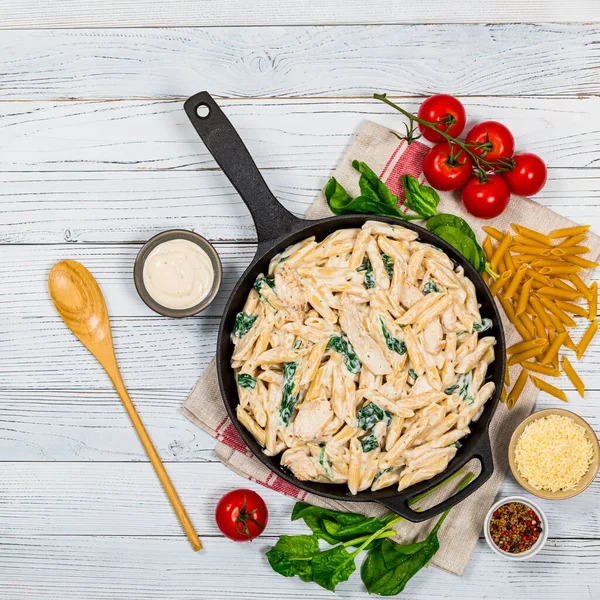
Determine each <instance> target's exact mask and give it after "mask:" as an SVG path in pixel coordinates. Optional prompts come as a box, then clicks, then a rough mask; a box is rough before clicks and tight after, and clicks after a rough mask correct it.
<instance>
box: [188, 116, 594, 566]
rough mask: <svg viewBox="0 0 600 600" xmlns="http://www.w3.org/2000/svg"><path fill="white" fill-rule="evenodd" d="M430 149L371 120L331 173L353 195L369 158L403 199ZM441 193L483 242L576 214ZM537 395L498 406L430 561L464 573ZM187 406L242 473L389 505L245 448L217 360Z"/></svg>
mask: <svg viewBox="0 0 600 600" xmlns="http://www.w3.org/2000/svg"><path fill="white" fill-rule="evenodd" d="M428 150H429V147H428V146H426V145H425V144H422V143H420V142H413V143H412V144H410V145H407V144H406V142H403V141H400V140H399V139H398V138H397V137H396V136H394V135H393V134H392V133H391V132H390V130H389V129H388V128H386V127H383V126H381V125H377V124H375V123H372V122H366V123H365V125H364V126H363V127H362V129H361V131H360V132H359V134H358V136H357V137H356V139H355V141H354V142H353V143H352V144H351V146H350V148H349V149H348V151H347V152H346V154H345V156H344V158H343V159H342V161H341V164H340V166H339V167H338V169H337V170H336V171H335V173H334V176H335V177H336V179H337V180H338V181H339V182H340V183H341V184H342V185H343V186H344V187H345V188H346V190H347V191H348V193H349V194H350V195H352V196H358V195H359V188H358V179H359V175H358V173H357V172H356V170H355V169H354V168H353V167H352V164H351V163H352V160H360V161H364V162H365V163H367V165H369V166H370V167H371V168H372V169H373V170H374V171H375V172H376V173H377V174H378V175H379V176H380V177H381V178H382V179H383V180H384V181H385V182H386V184H387V185H388V187H389V188H390V190H391V191H392V193H393V194H396V195H398V197H399V200H400V201H403V200H404V194H403V189H402V184H401V181H400V178H401V176H402V175H404V174H407V173H408V174H411V175H413V176H415V177H420V179H421V180H422V179H423V178H422V168H421V166H422V162H423V158H424V157H425V154H427V151H428ZM440 198H441V200H440V206H439V210H440V212H449V213H453V214H457V215H460V216H462V217H464V218H466V219H467V221H468V222H469V223H470V224H471V226H472V227H473V230H474V231H475V233H476V234H477V237H478V238H479V241H480V242H481V241H482V237H483V236H484V233H483V231H482V229H481V228H482V227H483V226H485V225H493V226H494V227H496V228H498V229H499V230H501V231H507V230H508V229H509V228H510V225H511V223H519V224H521V225H525V226H526V227H530V228H532V229H537V230H539V231H542V232H547V231H550V230H552V229H557V228H562V227H569V226H571V225H574V223H573V222H572V221H570V220H568V219H565V218H564V217H561V216H560V215H558V214H556V213H555V212H553V211H551V210H549V209H548V208H544V207H543V206H541V205H539V204H537V203H536V202H533V201H532V200H529V199H528V198H522V197H517V196H513V198H512V200H511V202H510V204H509V206H508V208H507V210H506V211H505V212H504V213H503V214H502V215H500V216H499V217H497V218H496V219H493V220H492V221H483V220H481V219H476V218H474V217H472V216H471V215H469V214H467V213H466V211H465V210H464V209H463V207H462V204H461V202H460V200H458V198H457V196H456V195H455V194H451V193H444V192H442V193H440ZM330 215H331V212H330V210H329V208H328V206H327V202H326V201H325V197H324V194H323V193H321V194H320V195H319V197H318V198H317V199H316V200H315V202H314V203H313V205H312V206H311V207H310V208H309V210H308V212H307V214H306V217H307V218H309V219H319V218H321V217H326V216H330ZM586 245H587V246H589V247H590V248H591V252H590V254H589V258H590V259H591V260H597V258H598V256H599V255H600V238H599V237H598V236H596V235H595V234H592V233H590V235H589V237H588V241H587V242H586ZM581 276H582V279H584V280H586V279H589V276H590V272H589V271H583V272H582V273H581ZM500 313H501V314H502V316H503V323H504V326H505V332H506V342H507V346H510V345H511V344H515V343H517V342H518V341H520V336H519V334H518V333H517V332H516V330H515V329H514V327H513V326H512V325H511V324H510V323H509V322H508V321H507V320H506V319H505V318H504V312H503V310H502V309H501V308H500ZM519 370H520V367H519V366H518V365H517V366H514V367H511V372H510V376H511V381H512V382H514V381H515V379H516V377H517V375H518V372H519ZM536 396H537V389H536V388H535V387H534V385H533V384H532V383H531V381H528V383H527V385H526V386H525V389H524V390H523V393H522V395H521V398H520V399H519V401H518V402H517V404H516V406H515V407H514V408H513V409H512V410H510V411H509V410H507V408H506V405H505V404H500V405H499V407H498V410H497V411H496V414H495V416H494V419H493V421H492V423H491V426H490V440H491V444H492V449H493V455H494V465H495V470H494V474H493V475H492V477H491V479H490V480H489V481H488V482H487V483H486V484H485V485H484V486H483V487H482V488H481V489H479V490H478V491H477V492H475V493H474V494H473V495H472V496H470V497H469V498H468V499H466V500H465V501H463V502H461V503H460V504H459V505H458V506H456V507H455V508H454V509H453V510H452V513H451V515H450V517H449V518H448V519H447V520H446V522H445V523H444V526H443V528H442V530H441V532H440V536H439V538H440V550H439V551H438V553H437V554H436V555H435V557H434V559H433V561H432V563H433V565H434V566H436V567H439V568H441V569H444V570H446V571H449V572H451V573H455V574H457V575H462V573H463V572H464V570H465V568H466V566H467V564H468V562H469V559H470V557H471V554H472V552H473V549H474V547H475V544H476V543H477V539H478V538H479V535H480V533H481V529H482V525H483V521H484V518H485V514H486V513H487V511H488V509H489V507H490V506H491V504H492V503H493V501H494V498H495V497H496V494H497V493H498V490H499V489H500V486H501V485H502V481H503V479H504V475H505V473H506V469H507V467H508V456H507V454H508V453H507V447H508V442H509V440H510V436H511V435H512V432H513V431H514V430H515V428H516V427H517V425H518V424H519V423H520V422H521V421H522V420H523V419H524V418H525V417H526V416H527V415H529V413H531V411H532V409H533V405H534V403H535V398H536ZM183 413H184V414H185V416H187V417H188V418H189V419H191V420H192V421H193V422H194V423H196V424H197V425H198V426H200V427H201V428H202V429H204V430H205V431H206V432H207V433H209V434H210V435H212V436H213V437H215V438H216V439H217V440H218V441H219V443H218V444H217V447H216V450H215V453H216V456H217V458H219V460H221V461H222V462H223V463H224V464H225V465H226V466H227V467H229V468H230V469H232V470H233V471H235V472H236V473H238V474H239V475H241V476H242V477H245V478H247V479H250V480H253V481H257V482H259V483H261V484H263V485H265V486H267V487H270V488H272V489H274V490H277V491H279V492H282V493H284V494H287V495H289V496H292V497H293V498H296V499H298V500H303V501H305V502H309V503H311V504H315V505H318V506H323V507H326V508H333V509H336V510H348V511H353V512H361V513H364V514H368V515H373V516H381V515H383V514H385V513H387V512H388V511H387V510H386V509H384V508H382V507H380V506H379V505H377V504H375V503H370V502H360V503H358V502H353V503H349V502H337V501H331V500H327V499H325V498H321V497H319V496H315V495H313V494H308V493H306V492H303V491H301V490H299V489H298V488H296V487H295V486H293V485H291V484H289V483H287V482H286V481H283V480H282V479H281V478H279V477H277V476H276V475H275V474H274V473H272V472H271V471H270V470H269V469H267V468H266V467H265V466H264V465H263V464H262V463H261V462H260V461H259V460H258V459H256V458H255V457H254V456H253V455H252V453H251V452H250V451H249V450H248V449H247V448H246V447H245V445H244V443H243V442H242V440H241V438H240V436H239V435H238V433H237V431H236V429H235V427H234V426H233V424H232V423H231V421H230V420H229V419H228V417H227V413H226V411H225V407H224V406H223V402H222V400H221V395H220V392H219V384H218V381H217V372H216V366H215V361H214V360H213V361H212V362H211V363H210V365H209V366H208V368H207V369H206V371H205V372H204V373H203V375H202V376H201V377H200V379H199V380H198V383H197V384H196V386H195V387H194V389H193V390H192V392H191V394H190V395H189V397H188V399H187V400H186V402H185V404H184V408H183ZM472 463H473V466H477V468H475V469H474V470H475V472H478V465H477V463H476V461H472ZM457 485H458V481H457V480H454V481H453V482H452V483H451V484H449V485H447V486H445V487H444V488H443V489H442V490H439V491H438V492H436V493H434V494H432V495H431V496H430V497H429V498H428V499H427V502H426V505H427V506H430V505H433V504H434V503H437V502H439V501H441V500H442V499H443V498H445V497H447V496H448V495H449V493H450V492H451V491H454V489H455V488H456V487H457ZM434 521H435V519H432V520H431V521H430V522H427V523H422V524H412V523H408V522H402V523H400V524H399V525H398V526H397V531H398V536H397V537H395V538H394V539H395V540H397V541H402V542H410V541H414V540H416V539H421V538H422V537H423V536H424V535H426V533H427V532H428V531H429V530H430V529H431V527H432V526H433V522H434Z"/></svg>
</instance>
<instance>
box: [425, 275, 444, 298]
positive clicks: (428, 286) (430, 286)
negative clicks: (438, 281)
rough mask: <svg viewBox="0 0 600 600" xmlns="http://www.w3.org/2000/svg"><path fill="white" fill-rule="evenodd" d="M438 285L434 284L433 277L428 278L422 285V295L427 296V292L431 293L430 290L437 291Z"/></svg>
mask: <svg viewBox="0 0 600 600" xmlns="http://www.w3.org/2000/svg"><path fill="white" fill-rule="evenodd" d="M439 291H440V290H439V289H438V286H437V285H435V281H434V280H433V279H428V280H427V281H426V282H425V285H424V286H423V295H425V296H427V294H431V292H439Z"/></svg>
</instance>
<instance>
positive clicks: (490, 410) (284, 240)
mask: <svg viewBox="0 0 600 600" xmlns="http://www.w3.org/2000/svg"><path fill="white" fill-rule="evenodd" d="M356 221H362V223H363V224H364V222H365V221H380V222H383V223H386V224H390V225H396V226H401V227H405V228H407V229H411V230H413V231H415V232H416V233H417V234H418V235H419V238H417V239H418V240H419V241H421V242H422V243H432V244H434V245H436V246H437V247H438V248H439V249H441V250H442V251H443V252H445V253H446V254H447V255H448V256H449V257H450V259H451V260H452V261H453V262H454V263H455V264H457V265H458V266H462V267H463V269H464V271H465V276H467V277H468V278H469V279H470V280H471V281H472V282H473V284H474V285H475V288H476V292H477V298H478V300H480V293H481V290H483V293H484V296H486V301H487V304H489V306H490V307H491V309H492V313H493V317H494V319H493V321H494V325H496V324H497V327H495V330H496V333H497V335H496V340H497V343H496V347H495V350H496V357H495V360H494V363H492V365H493V364H495V363H496V362H499V363H500V371H499V373H498V376H497V380H496V378H495V377H494V375H495V370H494V371H492V373H491V378H490V371H489V369H488V372H487V373H486V379H487V380H491V381H493V382H494V384H495V385H496V389H495V391H494V394H493V396H492V398H491V399H490V400H488V402H487V403H486V405H485V410H484V412H483V414H482V416H481V418H480V419H479V421H478V422H477V423H478V425H479V424H480V423H481V424H482V429H481V430H480V431H478V432H477V433H475V434H474V433H470V434H469V436H468V438H471V440H472V441H471V443H472V444H473V448H472V449H471V451H470V452H469V453H465V454H464V455H462V456H460V452H459V453H457V455H456V456H455V457H454V458H453V459H452V460H451V461H450V463H449V464H448V466H447V467H446V469H445V470H444V471H442V472H441V473H439V474H438V475H436V476H435V477H433V478H431V479H429V480H426V481H423V482H420V483H417V484H415V485H413V486H410V487H409V488H406V490H403V491H401V492H398V491H397V490H396V488H394V486H390V487H389V488H384V489H382V490H377V491H375V492H372V491H370V490H365V491H363V492H359V493H358V494H356V495H354V496H353V495H352V494H350V492H349V490H348V489H347V486H344V484H320V483H318V482H311V481H301V480H299V479H297V478H296V477H295V476H294V475H293V474H291V473H290V472H288V471H287V470H286V469H285V468H284V467H282V466H281V465H280V464H277V465H273V464H271V462H270V459H273V458H277V457H268V456H266V455H265V454H264V453H263V452H262V449H261V447H260V444H259V443H258V441H257V440H256V439H255V438H254V437H253V436H252V434H251V433H250V432H249V431H248V430H247V429H245V427H244V426H243V425H242V424H241V423H240V422H239V420H238V418H237V415H236V414H235V408H236V407H237V405H238V404H239V397H238V396H237V394H236V395H235V396H236V397H235V400H236V401H235V403H233V402H230V401H229V394H228V393H227V391H226V386H225V377H226V376H229V377H230V376H231V374H230V373H226V370H227V369H230V368H231V367H230V364H229V363H228V364H223V355H224V354H225V346H226V347H227V349H228V355H229V356H228V360H230V359H231V351H230V344H231V341H230V338H229V336H230V332H227V335H225V333H226V332H225V329H226V324H227V323H228V322H229V321H230V318H231V314H230V313H231V312H232V311H231V308H232V304H233V300H234V297H235V296H236V294H237V293H238V291H239V289H240V288H241V287H242V286H243V284H244V283H245V282H246V281H247V279H248V278H249V276H250V273H251V271H253V270H254V269H255V268H256V266H257V265H258V264H259V263H261V262H263V261H265V260H267V259H270V258H272V256H273V255H274V254H276V253H277V252H280V251H281V250H283V249H285V248H286V247H287V246H289V245H291V244H293V243H295V241H296V240H294V239H292V238H296V237H298V236H300V234H304V236H305V237H309V236H310V235H311V233H309V230H310V229H312V228H317V229H319V228H325V226H327V225H331V226H332V229H331V230H330V231H329V233H332V232H333V231H335V230H336V229H346V228H349V227H356V226H357V225H356ZM351 223H352V224H351ZM336 224H339V227H333V226H334V225H336ZM314 235H316V236H317V237H319V236H320V234H319V233H318V232H317V233H316V234H314ZM324 235H328V234H324ZM427 237H430V238H432V240H433V241H431V242H430V241H428V240H426V239H424V238H427ZM299 239H303V236H300V237H299ZM269 255H271V256H269ZM216 360H217V377H218V380H219V389H220V392H221V396H222V401H223V403H224V405H225V409H226V411H227V414H228V416H229V418H230V420H231V421H232V423H233V424H234V426H235V428H236V430H237V432H238V433H239V435H240V437H241V438H242V441H243V442H244V444H245V446H246V447H247V448H248V449H249V450H250V451H251V452H252V454H253V455H254V456H256V458H258V459H259V460H260V462H261V463H262V464H263V465H265V466H266V467H267V468H268V469H269V470H270V471H271V472H272V473H274V474H275V475H277V476H279V477H281V478H282V479H283V480H285V481H286V482H287V483H289V484H291V485H293V486H294V487H297V488H300V489H301V490H303V491H305V492H308V493H311V494H315V495H317V496H320V497H323V498H328V499H331V500H342V501H345V502H377V503H379V504H382V505H384V506H387V507H388V508H390V509H391V510H395V509H394V508H392V507H391V506H390V503H389V500H391V499H396V500H401V499H403V498H404V499H405V498H411V497H414V496H415V495H417V494H419V493H422V492H423V491H426V490H428V489H431V488H432V487H435V486H436V485H438V484H439V483H441V482H443V481H444V480H445V479H447V478H448V477H449V476H450V475H451V474H452V473H453V472H456V471H457V470H458V469H460V468H461V467H462V466H464V465H466V464H467V463H469V462H470V461H471V460H473V459H475V458H477V459H478V460H479V462H480V463H481V472H480V473H479V475H478V476H477V478H476V479H475V480H474V482H473V484H471V485H470V486H468V488H467V489H465V490H463V492H467V491H469V490H470V492H469V493H468V494H466V495H464V496H463V499H464V498H466V497H467V496H468V495H470V494H472V493H473V492H475V491H476V489H478V487H480V486H481V485H482V484H483V483H485V481H487V479H489V477H491V475H492V474H493V471H494V469H495V467H494V465H493V460H492V458H491V443H490V440H489V427H490V424H491V421H492V419H493V417H494V415H495V413H496V409H497V407H498V404H499V403H500V394H501V391H502V384H503V379H504V373H505V369H506V340H505V334H504V327H503V325H502V319H501V315H500V312H499V310H498V307H497V305H496V303H495V301H494V299H493V297H492V295H491V294H490V292H489V289H488V287H487V285H486V283H485V282H484V281H483V279H482V277H481V275H480V274H479V273H478V272H477V270H476V269H475V268H474V267H473V266H472V265H471V264H470V263H469V262H468V261H467V259H466V258H465V257H464V256H463V255H462V254H460V252H458V250H456V249H455V248H454V247H453V246H451V245H450V244H448V243H447V242H446V241H445V240H443V239H442V238H440V237H439V236H437V235H435V234H434V233H433V232H431V231H429V230H428V229H426V228H424V227H421V226H420V225H416V224H415V223H413V222H407V221H400V220H399V219H397V218H394V217H387V216H384V215H372V214H352V215H338V216H331V217H325V218H323V219H318V220H310V219H300V218H297V223H294V226H293V227H292V228H291V229H290V230H288V231H286V232H285V233H284V234H283V235H281V236H279V237H278V238H276V239H275V240H269V241H267V242H260V241H259V243H258V246H257V250H256V254H255V256H254V258H253V259H252V261H251V263H250V264H249V265H248V267H247V268H246V269H245V270H244V272H243V274H242V275H241V276H240V277H239V279H238V280H237V282H236V284H235V286H234V287H233V289H232V291H231V293H230V296H229V298H228V300H227V303H226V305H225V308H224V310H223V315H222V316H221V320H220V323H219V333H218V338H217V352H216ZM490 367H491V365H490ZM496 369H497V367H496ZM474 436H476V437H474ZM482 443H483V445H484V446H485V447H487V450H488V454H489V458H490V463H491V464H490V465H488V471H489V472H487V473H486V472H485V471H486V464H485V462H484V460H483V458H481V454H482V453H481V452H479V450H480V446H481V445H482ZM277 456H280V455H277ZM484 476H485V479H484V481H482V482H481V483H480V484H479V485H478V486H476V485H475V484H476V483H477V482H479V481H480V480H481V479H482V478H483V477H484ZM316 485H324V486H327V488H328V490H327V491H322V490H321V489H318V490H317V489H314V486H316ZM329 488H330V489H331V491H329ZM343 488H345V491H343V492H342V493H340V492H337V493H336V490H337V489H343ZM440 505H441V503H440V504H438V505H437V506H440ZM434 508H435V507H434ZM411 512H413V511H411ZM440 512H441V510H440ZM414 514H415V515H416V514H417V513H414ZM407 518H410V517H407ZM411 520H412V519H411Z"/></svg>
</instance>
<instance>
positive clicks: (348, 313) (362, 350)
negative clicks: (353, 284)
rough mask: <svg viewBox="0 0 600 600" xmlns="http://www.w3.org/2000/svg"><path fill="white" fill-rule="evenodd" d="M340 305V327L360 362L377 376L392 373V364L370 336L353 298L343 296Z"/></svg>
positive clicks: (346, 295)
mask: <svg viewBox="0 0 600 600" xmlns="http://www.w3.org/2000/svg"><path fill="white" fill-rule="evenodd" d="M340 304H341V310H340V325H341V326H342V330H343V331H344V333H345V334H346V335H347V336H348V339H349V340H350V343H351V344H352V346H353V347H354V351H355V352H356V355H357V356H358V358H359V359H360V361H361V362H362V363H363V364H364V365H365V366H366V367H367V369H369V371H371V372H372V373H374V374H375V375H387V374H388V373H391V372H392V367H391V365H390V363H389V362H388V361H387V359H386V357H385V355H384V354H383V351H382V350H381V348H380V347H379V345H378V344H377V342H376V341H375V340H374V339H373V338H372V337H371V336H370V335H369V334H368V332H367V329H366V327H365V325H364V322H363V319H362V317H361V316H360V314H359V312H358V310H357V308H356V305H355V304H354V302H353V300H352V298H350V296H348V294H342V300H341V303H340Z"/></svg>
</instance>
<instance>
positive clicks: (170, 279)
mask: <svg viewBox="0 0 600 600" xmlns="http://www.w3.org/2000/svg"><path fill="white" fill-rule="evenodd" d="M214 278H215V273H214V269H213V266H212V263H211V261H210V258H209V256H208V254H206V252H205V251H204V250H203V249H202V248H200V246H198V244H195V243H194V242H191V241H190V240H170V241H168V242H163V243H162V244H159V245H158V246H156V248H154V250H152V252H150V254H149V255H148V257H147V258H146V261H145V262H144V286H145V287H146V290H147V291H148V293H149V294H150V296H152V298H153V299H154V300H155V301H156V302H158V303H159V304H160V305H162V306H164V307H165V308H172V309H180V310H181V309H186V308H191V307H192V306H195V305H196V304H198V303H199V302H201V301H202V300H203V299H204V298H205V297H206V296H207V294H208V292H209V291H210V289H211V287H212V284H213V281H214Z"/></svg>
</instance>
